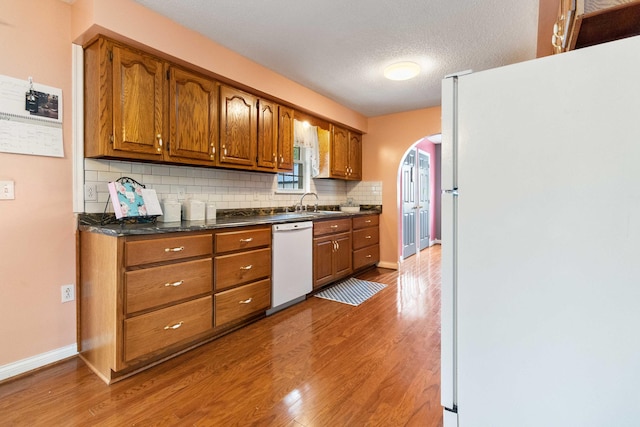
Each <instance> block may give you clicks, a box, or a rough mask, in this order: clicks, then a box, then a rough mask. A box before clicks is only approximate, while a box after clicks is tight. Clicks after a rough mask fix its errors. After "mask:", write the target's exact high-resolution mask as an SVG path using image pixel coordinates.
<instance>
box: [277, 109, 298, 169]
mask: <svg viewBox="0 0 640 427" xmlns="http://www.w3.org/2000/svg"><path fill="white" fill-rule="evenodd" d="M293 117H294V111H293V108H288V107H284V106H282V105H280V106H278V164H277V167H278V170H279V171H291V170H293Z"/></svg>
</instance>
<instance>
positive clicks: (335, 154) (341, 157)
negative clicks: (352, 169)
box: [331, 126, 349, 178]
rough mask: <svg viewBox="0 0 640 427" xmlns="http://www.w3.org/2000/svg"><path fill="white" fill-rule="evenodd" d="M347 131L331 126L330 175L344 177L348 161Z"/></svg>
mask: <svg viewBox="0 0 640 427" xmlns="http://www.w3.org/2000/svg"><path fill="white" fill-rule="evenodd" d="M348 156H349V133H348V132H347V130H346V129H342V128H340V127H337V126H332V127H331V176H332V177H334V178H345V177H346V176H347V167H348V163H349V159H348Z"/></svg>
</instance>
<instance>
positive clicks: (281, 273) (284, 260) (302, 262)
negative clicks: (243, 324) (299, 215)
mask: <svg viewBox="0 0 640 427" xmlns="http://www.w3.org/2000/svg"><path fill="white" fill-rule="evenodd" d="M272 236H273V237H272V239H273V242H272V243H273V244H272V256H271V259H272V261H271V262H272V272H271V308H270V309H269V310H267V315H269V314H273V313H275V312H276V311H279V310H282V309H283V308H286V307H288V306H290V305H293V304H295V303H297V302H300V301H303V300H304V299H305V298H306V295H307V294H308V293H309V292H311V291H312V289H313V284H312V283H313V222H311V221H303V222H290V223H286V224H275V225H274V226H273V229H272Z"/></svg>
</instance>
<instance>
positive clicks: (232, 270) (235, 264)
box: [214, 248, 271, 291]
mask: <svg viewBox="0 0 640 427" xmlns="http://www.w3.org/2000/svg"><path fill="white" fill-rule="evenodd" d="M214 271H215V289H216V290H217V291H221V290H223V289H227V288H230V287H232V286H235V285H240V284H242V283H247V282H253V281H255V280H257V279H261V278H263V277H269V276H270V275H271V248H266V249H257V250H255V251H247V252H239V253H237V254H232V255H222V256H217V257H216V258H215V260H214Z"/></svg>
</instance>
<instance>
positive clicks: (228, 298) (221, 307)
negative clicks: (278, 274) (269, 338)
mask: <svg viewBox="0 0 640 427" xmlns="http://www.w3.org/2000/svg"><path fill="white" fill-rule="evenodd" d="M214 301H215V310H214V311H215V325H216V326H221V325H225V324H227V323H232V322H235V321H237V320H240V319H242V318H244V317H246V316H250V315H251V314H253V313H256V312H260V311H266V310H267V309H269V308H270V307H271V280H269V279H264V280H260V281H258V282H254V283H250V284H248V285H244V286H240V287H237V288H234V289H229V290H227V291H223V292H218V293H216V295H215V296H214Z"/></svg>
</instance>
